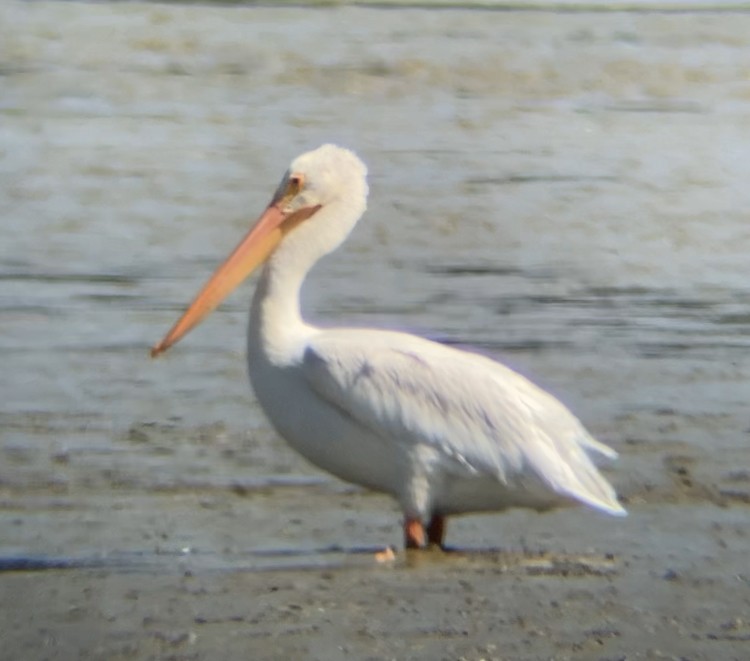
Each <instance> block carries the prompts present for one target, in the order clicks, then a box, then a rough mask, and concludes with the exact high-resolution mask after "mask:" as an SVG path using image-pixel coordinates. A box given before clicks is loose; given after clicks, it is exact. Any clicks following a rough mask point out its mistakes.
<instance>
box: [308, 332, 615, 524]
mask: <svg viewBox="0 0 750 661" xmlns="http://www.w3.org/2000/svg"><path fill="white" fill-rule="evenodd" d="M303 369H304V373H305V376H306V378H307V379H308V381H309V383H310V384H311V386H312V387H313V388H314V389H315V390H316V391H317V392H318V394H319V395H321V396H322V397H324V398H325V399H327V400H329V401H330V402H331V403H333V404H335V405H336V406H337V407H338V408H339V409H342V410H343V411H345V412H346V413H347V414H348V415H350V416H352V417H353V418H355V419H356V420H357V421H358V422H359V423H360V424H362V425H365V426H366V427H368V428H369V429H370V430H371V431H374V432H376V433H378V434H380V435H387V436H389V437H392V438H398V439H399V440H401V441H402V442H404V443H410V444H413V445H414V446H415V447H416V446H417V445H420V444H427V445H429V446H432V447H434V448H437V449H439V450H440V454H441V455H442V456H443V457H444V458H445V464H444V465H445V466H446V467H447V468H448V469H449V470H450V467H451V466H454V467H455V469H456V470H463V471H467V470H468V471H471V472H475V473H482V474H489V475H493V476H494V477H496V478H497V479H499V480H501V481H503V482H505V481H506V480H507V478H508V477H509V476H511V475H514V474H517V473H521V472H523V471H524V470H527V469H528V468H531V469H532V471H533V472H534V473H536V474H537V475H538V476H539V477H540V478H541V479H542V480H543V481H545V482H546V483H547V484H548V485H549V486H550V487H551V488H552V489H553V490H555V491H557V492H558V493H563V494H566V495H569V496H572V497H574V498H577V499H579V500H581V501H583V502H586V503H588V504H589V505H592V506H594V507H597V508H599V509H602V510H605V511H607V512H609V513H612V514H620V513H624V510H623V509H622V507H621V506H620V505H619V503H618V502H617V499H616V496H615V493H614V490H613V489H612V487H611V486H610V485H609V484H608V482H607V481H606V480H605V479H604V478H603V477H602V476H601V475H600V474H599V472H598V470H597V469H596V467H595V466H594V464H593V463H592V462H591V460H590V459H589V457H588V456H587V454H586V452H585V450H594V451H596V452H598V453H600V454H603V455H605V456H608V457H611V458H614V457H615V456H616V453H615V452H614V451H613V450H611V449H610V448H608V447H607V446H605V445H603V444H601V443H599V442H598V441H596V440H595V439H593V438H592V437H591V436H590V435H589V434H588V433H587V432H586V430H585V429H584V428H583V426H582V425H581V423H580V422H579V421H578V420H577V418H575V416H573V414H571V413H570V411H568V409H566V408H565V407H564V406H563V405H562V404H561V403H560V402H559V401H558V400H557V399H555V398H554V397H552V395H550V394H548V393H547V392H545V391H543V390H541V389H540V388H538V387H537V386H535V385H534V384H533V383H531V382H530V381H529V380H528V379H526V378H525V377H523V376H521V375H520V374H517V373H516V372H513V371H512V370H510V369H509V368H507V367H505V366H503V365H501V364H500V363H496V362H494V361H491V360H489V359H488V358H484V357H483V356H479V355H476V354H471V353H467V352H463V351H459V350H457V349H453V348H451V347H446V346H443V345H440V344H436V343H433V342H430V341H428V340H423V339H421V338H417V337H414V336H410V335H405V334H401V333H387V332H375V331H373V332H367V331H356V332H351V331H346V330H340V331H323V332H322V333H321V334H320V335H319V336H317V337H315V338H314V339H313V340H312V341H311V343H310V345H309V347H308V349H307V351H306V354H305V358H304V363H303Z"/></svg>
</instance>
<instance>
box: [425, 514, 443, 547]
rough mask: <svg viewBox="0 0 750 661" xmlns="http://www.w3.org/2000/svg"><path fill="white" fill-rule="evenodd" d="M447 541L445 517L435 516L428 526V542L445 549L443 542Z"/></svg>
mask: <svg viewBox="0 0 750 661" xmlns="http://www.w3.org/2000/svg"><path fill="white" fill-rule="evenodd" d="M444 539H445V517H444V516H440V515H439V514H435V516H433V517H432V519H430V523H429V525H428V526H427V541H428V542H429V543H430V544H431V545H433V544H436V545H437V546H439V547H440V548H442V547H443V540H444Z"/></svg>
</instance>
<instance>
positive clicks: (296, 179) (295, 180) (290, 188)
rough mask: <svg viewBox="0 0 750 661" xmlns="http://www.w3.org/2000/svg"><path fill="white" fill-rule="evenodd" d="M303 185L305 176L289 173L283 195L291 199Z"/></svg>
mask: <svg viewBox="0 0 750 661" xmlns="http://www.w3.org/2000/svg"><path fill="white" fill-rule="evenodd" d="M304 185H305V177H304V175H301V174H298V173H295V174H290V175H289V183H288V184H287V187H286V195H285V196H284V197H286V198H288V199H292V198H295V197H297V195H299V193H300V192H301V191H302V188H303V187H304Z"/></svg>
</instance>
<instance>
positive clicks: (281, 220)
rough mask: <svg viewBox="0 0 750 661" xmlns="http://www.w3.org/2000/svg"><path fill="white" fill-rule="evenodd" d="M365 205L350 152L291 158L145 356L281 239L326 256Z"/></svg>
mask: <svg viewBox="0 0 750 661" xmlns="http://www.w3.org/2000/svg"><path fill="white" fill-rule="evenodd" d="M366 204H367V168H366V167H365V164H364V163H363V162H362V161H361V160H360V159H359V158H358V157H357V155H356V154H355V153H354V152H352V151H350V150H348V149H344V148H343V147H337V146H335V145H323V146H322V147H318V148H317V149H315V150H313V151H309V152H307V153H305V154H302V155H301V156H298V157H297V158H295V159H294V161H292V163H291V165H290V166H289V169H288V170H287V171H286V173H285V174H284V177H283V178H282V180H281V183H280V184H279V187H278V188H277V190H276V193H275V194H274V196H273V199H272V200H271V202H270V204H269V205H268V207H266V210H265V211H264V212H263V213H262V214H261V216H260V218H258V220H257V221H256V222H255V224H254V225H253V227H252V229H251V230H250V231H249V232H248V234H247V235H246V236H245V238H244V239H242V241H240V243H239V245H238V246H237V247H236V248H235V249H234V251H233V252H232V253H231V254H230V255H229V257H228V258H227V259H226V260H225V261H224V263H223V264H222V265H221V266H219V268H218V269H217V270H216V271H215V272H214V274H213V275H212V276H211V278H210V279H209V280H208V282H207V283H206V284H205V285H204V287H203V289H201V291H200V292H199V293H198V295H197V296H196V297H195V299H194V300H193V302H192V303H191V304H190V306H189V307H188V309H187V310H186V311H185V313H184V314H183V315H182V317H180V319H179V320H178V321H177V323H175V325H174V326H173V327H172V328H171V330H170V331H169V332H168V333H167V334H166V336H165V337H164V339H162V341H161V342H159V343H158V344H156V345H155V346H154V347H153V348H152V349H151V355H152V356H157V355H158V354H160V353H162V352H164V351H166V350H167V349H169V347H171V346H172V345H173V344H175V343H176V342H178V341H179V340H180V339H181V338H182V337H183V336H184V335H186V334H187V333H188V332H189V331H190V330H191V329H193V328H194V327H195V326H197V325H198V324H199V323H200V322H201V321H202V320H203V319H204V318H205V317H206V316H207V315H208V314H209V313H210V312H211V311H212V310H214V308H216V306H217V305H219V303H221V301H222V300H224V298H226V296H228V295H229V293H230V292H231V291H232V290H233V289H234V288H235V287H237V285H239V284H240V283H241V282H242V281H243V280H245V278H247V277H248V276H249V275H250V274H251V273H252V272H253V271H254V270H255V269H256V268H257V267H258V266H259V265H261V264H263V263H264V262H265V261H266V260H267V259H268V258H269V257H270V256H271V255H272V254H273V253H274V251H275V250H276V249H277V248H278V247H279V246H280V244H281V243H282V241H283V240H284V239H285V238H286V237H287V236H289V237H290V239H289V241H288V243H289V246H290V248H291V247H292V245H293V244H296V245H297V247H298V248H299V247H303V246H304V245H306V244H307V245H312V244H313V243H316V244H319V246H320V249H319V250H318V252H319V253H320V254H323V253H325V252H328V251H330V250H332V249H333V248H335V247H336V246H337V245H338V244H339V243H341V241H343V240H344V239H345V238H346V236H347V235H348V234H349V231H350V230H351V228H352V227H353V226H354V224H355V223H356V222H357V220H358V219H359V217H360V216H361V215H362V213H363V212H364V210H365V207H366ZM313 219H314V222H313ZM303 228H304V229H303ZM308 228H309V229H308ZM312 239H314V241H312ZM313 254H314V253H313ZM317 256H320V255H317Z"/></svg>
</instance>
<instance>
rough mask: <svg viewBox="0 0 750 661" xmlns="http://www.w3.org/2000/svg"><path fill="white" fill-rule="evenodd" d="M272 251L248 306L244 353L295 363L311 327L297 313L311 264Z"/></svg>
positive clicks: (278, 362)
mask: <svg viewBox="0 0 750 661" xmlns="http://www.w3.org/2000/svg"><path fill="white" fill-rule="evenodd" d="M290 262H291V260H284V259H283V254H276V255H274V257H272V258H271V260H270V261H269V262H268V263H267V264H266V266H265V267H264V269H263V272H262V273H261V276H260V279H259V281H258V286H257V288H256V290H255V295H254V296H253V301H252V305H251V306H250V324H249V327H248V353H249V357H250V359H251V360H252V359H253V357H258V356H259V355H261V354H262V356H263V357H264V358H265V359H266V360H268V361H270V362H271V363H273V364H275V365H285V364H289V363H292V362H295V360H297V358H298V357H299V356H300V354H301V352H302V350H303V349H304V340H305V339H306V338H307V337H308V336H309V335H310V333H311V332H312V331H313V330H314V328H313V327H312V326H310V325H309V324H306V323H305V322H304V320H303V319H302V314H301V312H300V290H301V289H302V283H303V282H304V280H305V276H306V275H307V273H308V271H309V270H310V268H311V267H312V264H308V265H304V264H299V263H298V264H292V263H290Z"/></svg>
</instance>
